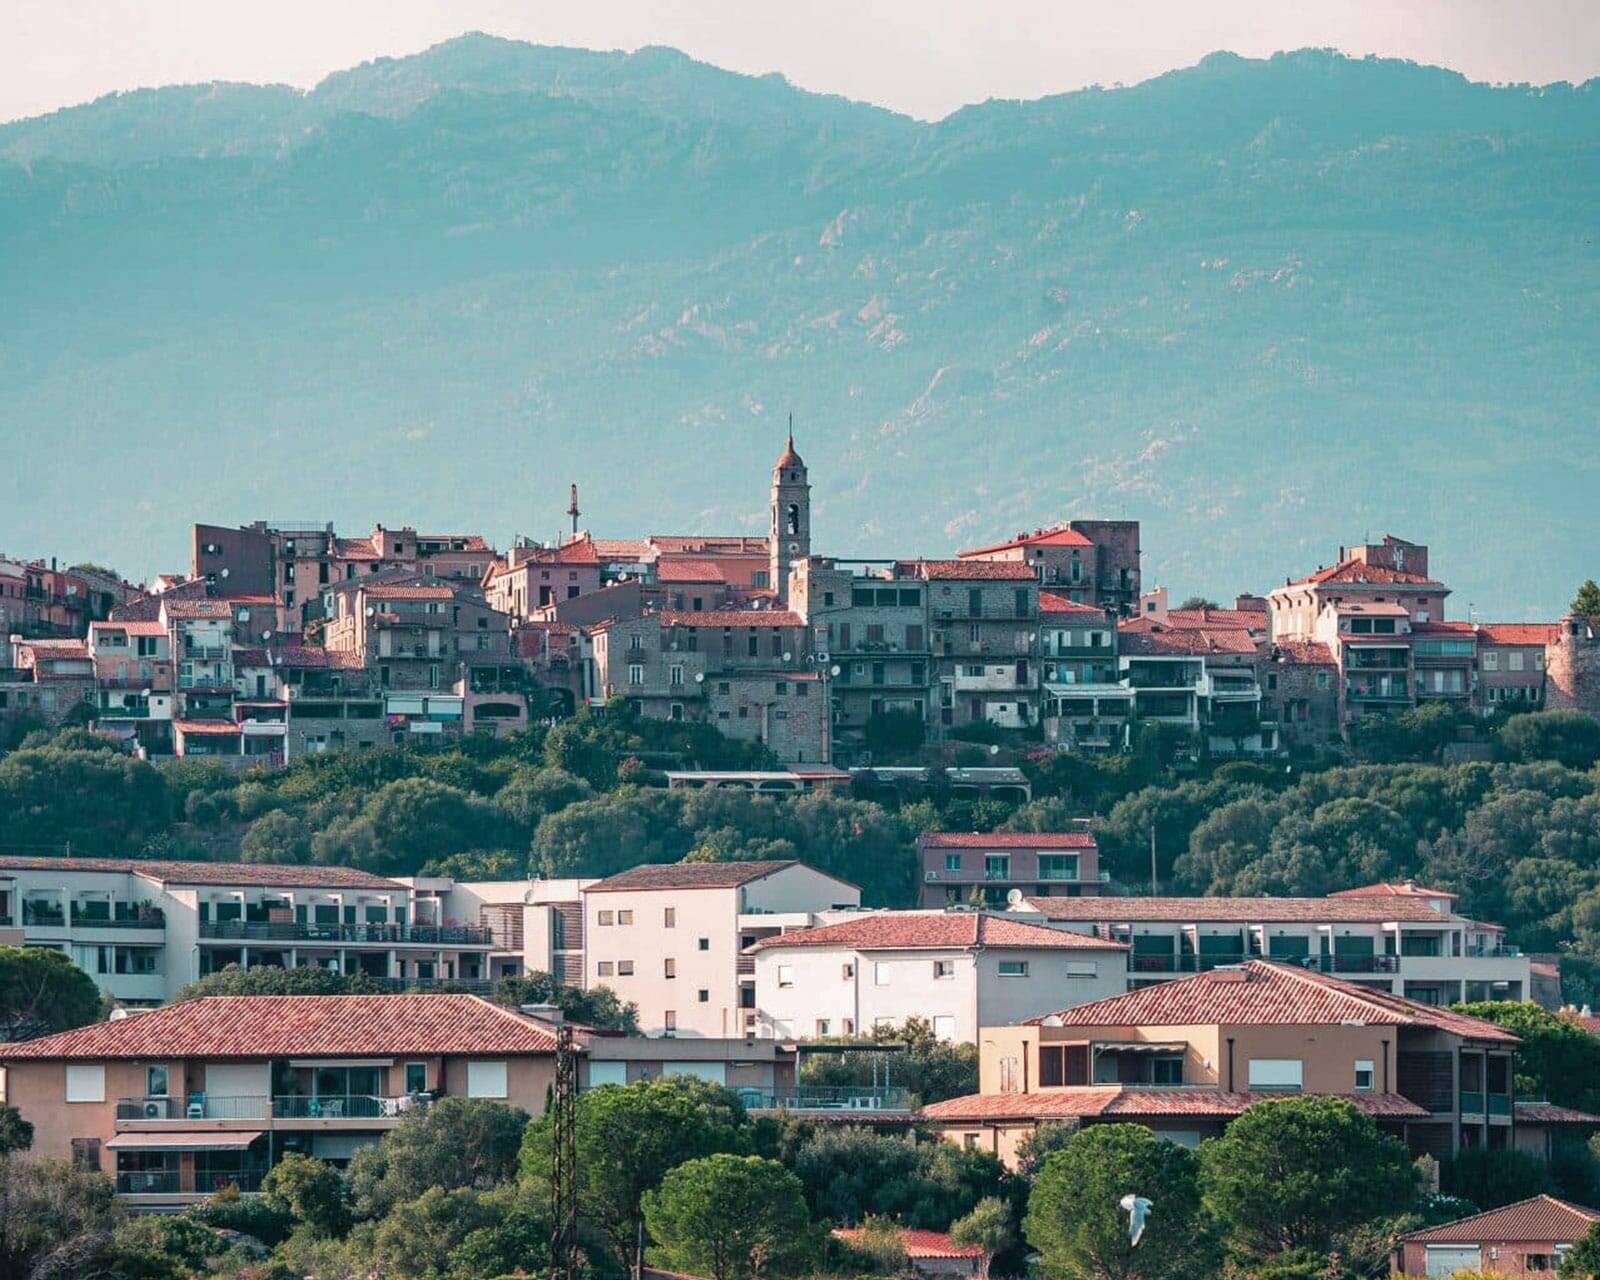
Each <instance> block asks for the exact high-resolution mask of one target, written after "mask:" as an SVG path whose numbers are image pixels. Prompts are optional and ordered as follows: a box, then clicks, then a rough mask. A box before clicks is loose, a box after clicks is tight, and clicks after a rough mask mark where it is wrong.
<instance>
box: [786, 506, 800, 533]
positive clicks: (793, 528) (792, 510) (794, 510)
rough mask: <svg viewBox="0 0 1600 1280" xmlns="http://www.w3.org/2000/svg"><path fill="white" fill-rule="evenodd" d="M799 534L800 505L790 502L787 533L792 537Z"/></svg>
mask: <svg viewBox="0 0 1600 1280" xmlns="http://www.w3.org/2000/svg"><path fill="white" fill-rule="evenodd" d="M799 532H800V504H799V503H798V502H791V503H790V504H789V533H790V535H791V536H792V535H794V534H798V533H799Z"/></svg>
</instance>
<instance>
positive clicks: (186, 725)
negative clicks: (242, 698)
mask: <svg viewBox="0 0 1600 1280" xmlns="http://www.w3.org/2000/svg"><path fill="white" fill-rule="evenodd" d="M172 727H173V728H174V729H176V730H177V731H178V732H179V733H182V734H184V735H186V736H187V735H190V734H192V735H193V736H195V737H197V738H203V737H208V736H209V737H225V736H227V735H229V734H234V733H238V732H239V726H238V725H236V724H235V723H234V722H233V721H232V720H174V721H173V722H172Z"/></svg>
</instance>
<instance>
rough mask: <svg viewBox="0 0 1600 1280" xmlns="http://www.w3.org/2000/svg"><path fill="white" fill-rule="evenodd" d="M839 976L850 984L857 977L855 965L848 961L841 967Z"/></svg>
mask: <svg viewBox="0 0 1600 1280" xmlns="http://www.w3.org/2000/svg"><path fill="white" fill-rule="evenodd" d="M839 976H840V977H841V978H843V979H844V980H845V981H846V982H849V981H850V979H851V978H853V977H855V976H856V967H855V965H854V964H853V963H852V962H851V961H849V960H846V961H845V962H844V963H843V964H842V965H840V966H839Z"/></svg>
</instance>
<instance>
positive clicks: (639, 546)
mask: <svg viewBox="0 0 1600 1280" xmlns="http://www.w3.org/2000/svg"><path fill="white" fill-rule="evenodd" d="M591 541H592V542H593V544H594V549H595V554H596V555H598V556H599V557H600V558H601V559H602V560H643V559H645V558H646V557H648V556H649V554H650V544H649V543H648V542H646V541H645V540H644V539H643V538H594V539H591Z"/></svg>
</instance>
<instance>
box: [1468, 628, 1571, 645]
mask: <svg viewBox="0 0 1600 1280" xmlns="http://www.w3.org/2000/svg"><path fill="white" fill-rule="evenodd" d="M1477 631H1478V637H1479V639H1480V640H1482V641H1483V643H1485V644H1493V645H1534V646H1537V645H1550V644H1554V643H1555V642H1556V640H1557V639H1558V638H1559V637H1560V635H1561V624H1560V623H1558V622H1480V623H1479V624H1478V627H1477Z"/></svg>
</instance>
